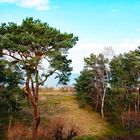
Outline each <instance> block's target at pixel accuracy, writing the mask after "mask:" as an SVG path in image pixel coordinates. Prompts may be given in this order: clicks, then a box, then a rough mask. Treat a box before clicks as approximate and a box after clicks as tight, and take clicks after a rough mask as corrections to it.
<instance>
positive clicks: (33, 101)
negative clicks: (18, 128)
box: [26, 76, 40, 140]
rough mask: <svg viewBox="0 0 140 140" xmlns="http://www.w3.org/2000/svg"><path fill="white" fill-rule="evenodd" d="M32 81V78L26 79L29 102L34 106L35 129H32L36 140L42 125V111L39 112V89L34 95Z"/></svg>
mask: <svg viewBox="0 0 140 140" xmlns="http://www.w3.org/2000/svg"><path fill="white" fill-rule="evenodd" d="M30 80H31V77H30V76H27V79H26V91H27V92H26V93H27V97H28V99H29V101H30V102H31V104H32V107H33V128H32V139H33V140H36V139H37V129H38V126H39V123H40V110H39V105H38V89H37V90H36V88H35V90H36V94H35V93H32V91H31V88H30V86H29V85H30Z"/></svg>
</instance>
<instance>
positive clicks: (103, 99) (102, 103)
mask: <svg viewBox="0 0 140 140" xmlns="http://www.w3.org/2000/svg"><path fill="white" fill-rule="evenodd" d="M105 95H106V86H105V87H104V89H103V96H102V102H101V115H102V118H104V101H105Z"/></svg>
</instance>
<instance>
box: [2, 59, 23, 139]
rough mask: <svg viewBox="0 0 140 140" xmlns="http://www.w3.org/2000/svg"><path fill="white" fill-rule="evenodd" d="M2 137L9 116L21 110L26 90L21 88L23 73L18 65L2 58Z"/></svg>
mask: <svg viewBox="0 0 140 140" xmlns="http://www.w3.org/2000/svg"><path fill="white" fill-rule="evenodd" d="M0 71H1V72H0V109H1V111H0V116H1V117H0V128H1V129H0V137H2V135H3V134H4V132H3V131H4V130H5V128H7V127H8V123H9V116H10V115H12V116H15V115H16V114H18V112H19V111H20V110H21V106H20V103H21V100H23V98H24V91H23V90H21V89H20V87H19V84H22V80H23V78H22V75H21V73H20V72H19V71H18V69H17V66H12V65H11V64H10V63H8V62H7V61H5V60H2V59H1V60H0Z"/></svg>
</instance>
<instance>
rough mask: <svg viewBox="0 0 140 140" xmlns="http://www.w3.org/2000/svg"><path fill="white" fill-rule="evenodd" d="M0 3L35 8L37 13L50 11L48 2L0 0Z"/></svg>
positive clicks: (42, 0) (38, 0) (43, 0)
mask: <svg viewBox="0 0 140 140" xmlns="http://www.w3.org/2000/svg"><path fill="white" fill-rule="evenodd" d="M0 3H15V4H16V5H18V6H21V7H25V8H35V9H36V10H38V11H42V10H48V9H50V4H49V0H0Z"/></svg>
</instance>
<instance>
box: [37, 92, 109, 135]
mask: <svg viewBox="0 0 140 140" xmlns="http://www.w3.org/2000/svg"><path fill="white" fill-rule="evenodd" d="M40 100H41V101H40V102H41V108H42V109H41V110H42V112H41V114H42V118H44V119H43V120H44V121H46V120H48V121H49V120H52V119H53V118H55V117H62V118H64V119H65V120H68V121H69V120H73V121H75V122H76V123H77V124H78V126H79V127H80V129H81V131H82V135H96V136H97V135H98V136H99V135H100V136H101V135H105V133H106V130H107V129H108V124H107V122H106V121H105V120H103V119H102V118H101V116H100V115H99V114H97V113H95V112H94V111H93V110H92V109H91V108H89V107H86V108H81V107H80V106H79V103H78V102H77V100H76V99H75V95H72V94H69V95H68V94H63V93H62V94H55V95H54V94H47V93H46V94H44V93H43V94H41V95H40Z"/></svg>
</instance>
